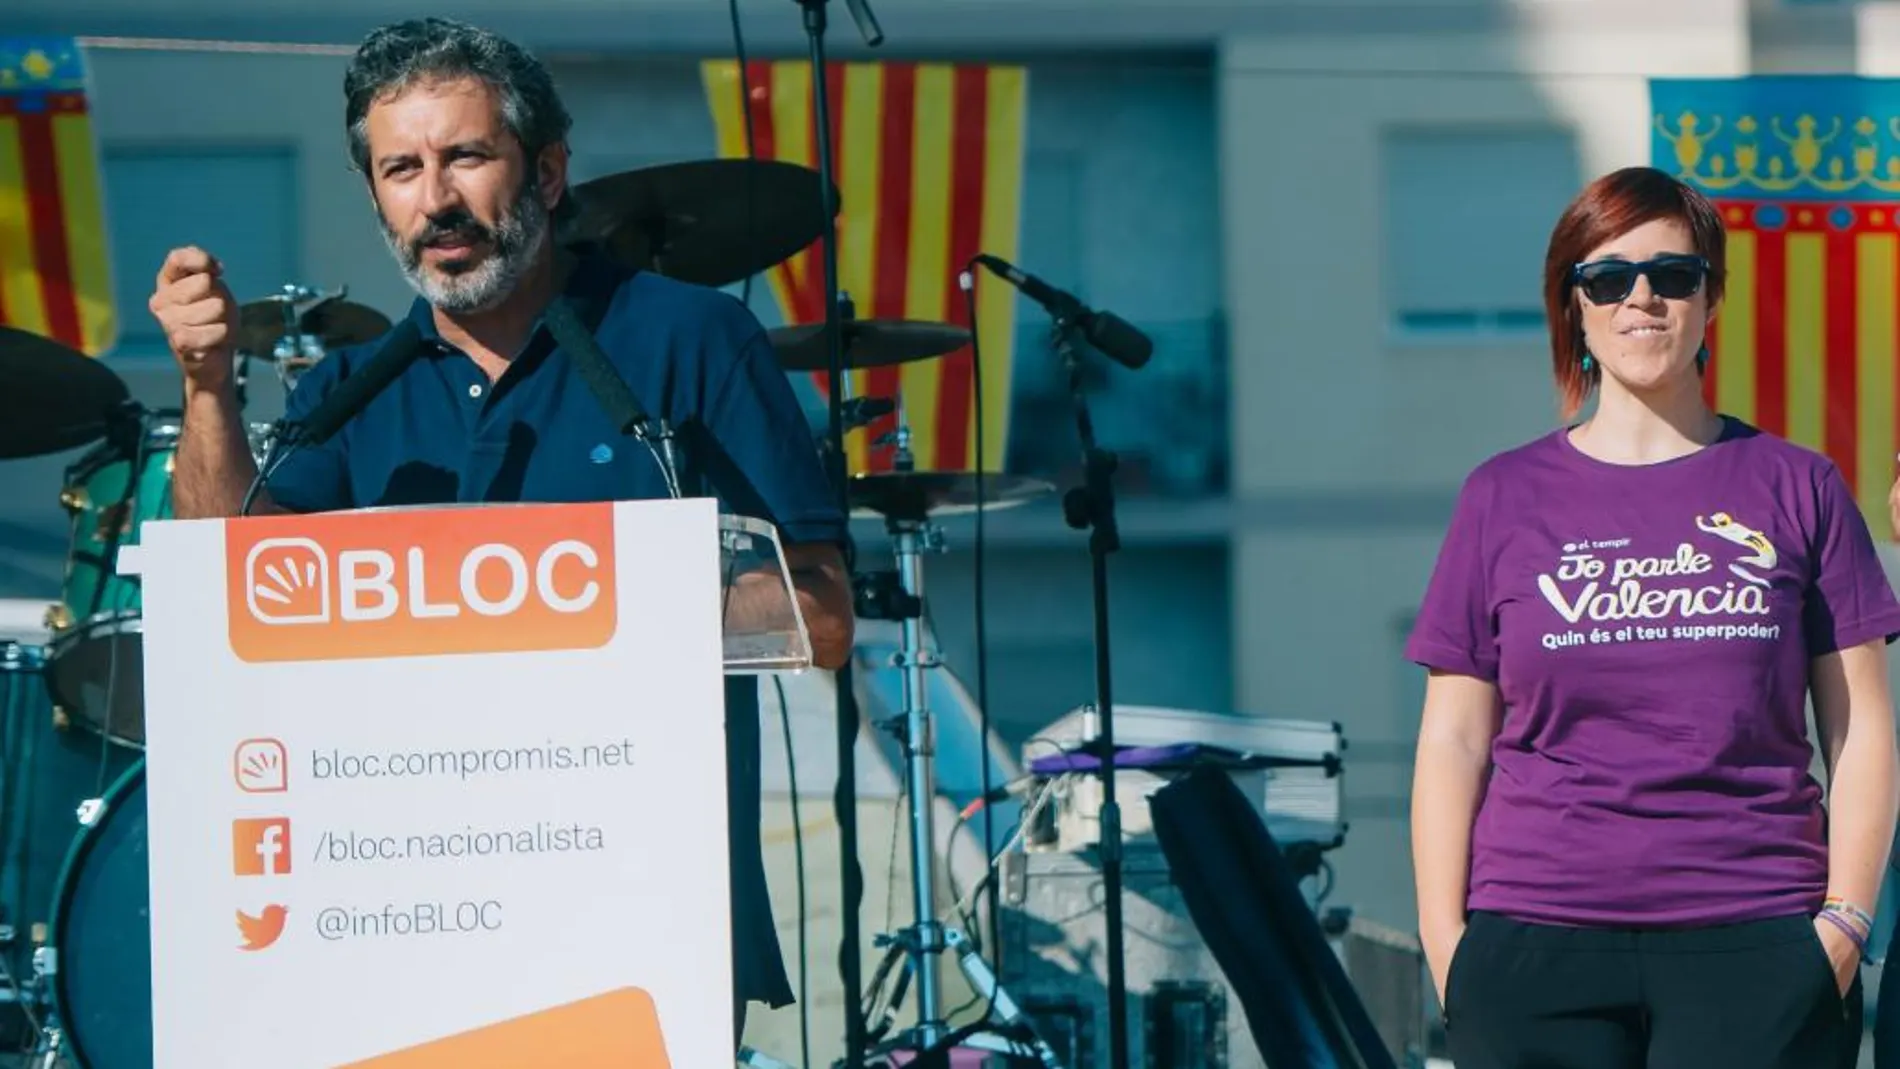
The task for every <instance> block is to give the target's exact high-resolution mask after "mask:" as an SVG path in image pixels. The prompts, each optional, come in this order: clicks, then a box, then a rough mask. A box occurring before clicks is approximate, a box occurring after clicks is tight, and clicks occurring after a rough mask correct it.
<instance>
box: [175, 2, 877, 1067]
mask: <svg viewBox="0 0 1900 1069" xmlns="http://www.w3.org/2000/svg"><path fill="white" fill-rule="evenodd" d="M344 95H345V98H346V110H345V125H346V128H347V131H348V136H349V147H350V154H351V158H352V160H353V162H354V164H355V166H356V167H357V168H358V169H359V170H361V171H362V173H363V175H364V177H365V180H366V181H367V184H368V189H369V194H370V199H371V201H372V202H373V204H374V205H375V208H376V212H377V216H378V219H379V221H380V223H381V225H382V228H383V233H384V235H385V236H386V237H387V239H388V242H389V247H390V250H391V252H392V253H393V254H394V255H395V258H396V260H397V262H398V263H399V264H400V266H401V268H402V271H403V274H404V275H405V276H406V277H407V278H408V280H409V282H410V284H411V285H412V286H413V287H414V288H415V289H416V290H417V292H418V293H419V294H420V296H419V297H418V298H417V299H416V301H415V303H414V305H413V307H412V309H411V310H410V312H409V321H410V322H412V323H413V324H415V326H416V328H417V329H418V331H419V332H420V334H421V337H422V339H423V345H424V346H425V348H424V351H423V353H422V355H421V356H420V357H419V358H418V359H417V360H416V361H415V362H414V363H413V364H411V365H410V366H409V367H408V369H407V370H406V371H404V372H403V373H402V374H401V375H400V376H399V377H398V378H397V379H396V380H395V381H394V382H393V383H392V384H391V385H390V386H389V387H388V388H387V389H385V390H384V391H382V392H381V393H380V394H379V395H377V397H376V398H375V399H374V400H372V401H371V402H370V403H369V404H368V405H367V406H366V407H365V408H364V409H363V410H362V411H361V412H360V413H359V414H358V415H357V416H356V417H355V418H354V419H353V420H352V421H351V422H350V423H349V424H348V425H346V426H345V427H344V428H343V429H342V430H341V431H340V432H339V433H338V434H336V435H335V436H333V437H332V438H331V439H330V440H329V441H327V442H325V443H323V444H321V445H318V446H313V447H308V448H305V449H303V450H301V451H299V452H296V453H294V454H292V455H291V457H290V459H289V460H288V461H287V462H286V463H285V464H284V465H283V466H282V467H281V468H279V469H278V470H277V471H275V472H274V473H273V474H272V476H271V478H270V479H269V482H268V485H267V486H266V487H265V488H264V490H263V491H262V492H261V493H260V494H259V495H258V497H257V499H256V501H255V503H254V505H253V512H254V513H271V512H315V511H327V510H336V509H348V508H361V507H368V506H379V505H413V504H434V503H445V502H493V501H605V500H628V499H642V498H662V497H666V496H668V488H667V485H666V483H665V480H664V478H663V476H662V472H661V469H660V467H659V465H658V463H657V462H656V460H655V458H654V456H653V455H652V454H651V453H650V452H649V451H648V450H646V449H645V448H643V447H640V446H638V445H637V444H633V443H629V442H628V440H627V439H625V438H623V437H622V436H621V435H620V434H619V433H618V430H617V428H616V427H614V426H613V424H612V423H611V421H610V420H609V419H608V417H607V416H606V414H605V413H604V412H603V410H602V409H601V407H600V406H599V404H598V403H597V401H596V400H595V398H594V397H593V395H592V393H591V392H590V391H589V390H588V388H587V387H586V385H585V383H584V381H583V380H582V379H581V378H580V377H579V374H578V372H577V371H576V369H575V365H574V363H573V362H572V361H571V359H570V357H569V356H568V354H566V353H565V352H563V351H562V349H561V347H560V345H559V344H558V343H557V342H556V341H555V340H554V338H553V337H552V336H551V335H550V333H549V330H548V329H547V327H546V326H544V324H543V323H542V321H541V315H542V311H543V309H544V308H545V307H546V306H547V305H548V303H549V301H550V300H551V299H553V298H554V297H555V296H556V295H557V294H560V295H562V296H563V297H564V298H565V299H566V300H567V301H568V302H570V304H571V306H572V307H573V308H575V310H576V312H577V315H578V316H579V318H580V319H581V321H582V322H583V323H587V324H591V329H592V331H593V334H594V336H595V338H596V340H597V341H598V343H599V346H600V348H601V350H602V351H604V353H605V354H606V356H607V359H608V360H609V361H610V362H611V363H612V364H613V366H614V370H615V371H616V372H617V373H618V374H619V375H620V377H621V378H622V379H624V380H625V381H626V382H627V384H628V386H629V387H630V388H631V389H632V391H633V394H634V396H635V397H636V398H638V399H639V400H640V402H641V403H642V405H643V406H644V407H645V408H646V409H647V411H649V412H650V413H652V414H653V415H654V416H656V417H658V418H661V419H663V420H665V421H666V422H667V423H668V424H669V425H670V426H672V427H674V428H677V429H678V433H679V438H680V445H681V447H682V449H681V450H680V451H681V453H682V454H683V455H682V456H681V461H682V467H683V471H682V472H681V476H682V478H681V487H682V490H683V491H684V492H685V493H688V494H695V493H698V494H713V495H716V496H718V497H719V498H720V499H721V500H722V501H723V502H724V504H725V507H726V508H727V509H728V510H730V511H734V512H738V513H741V514H745V515H751V516H757V517H762V518H766V519H769V520H771V521H772V522H773V523H775V524H776V525H777V527H778V529H779V531H780V533H781V537H782V539H783V541H784V543H785V549H786V557H787V563H788V564H789V565H790V567H791V570H792V573H793V581H794V584H795V585H796V587H797V589H798V593H799V603H800V607H801V608H802V610H803V612H804V614H805V619H806V621H807V623H808V627H809V630H810V634H811V641H812V646H813V650H814V653H815V655H816V660H817V661H818V663H819V664H820V665H821V666H822V667H825V668H836V667H839V666H840V665H842V664H843V663H844V662H845V660H846V659H847V658H848V656H849V655H850V650H851V643H852V633H853V614H852V597H851V585H850V582H849V578H848V576H847V573H846V571H845V566H844V563H843V554H842V552H841V547H842V544H843V542H844V540H845V538H846V525H845V518H844V515H843V511H842V509H840V508H839V507H838V504H837V502H836V501H835V499H834V498H833V497H832V495H831V491H830V487H829V484H828V482H827V480H826V479H825V476H824V472H823V468H822V465H821V463H820V460H819V457H818V454H817V450H816V448H815V446H814V443H813V441H812V437H811V434H810V431H809V429H808V428H807V426H806V424H805V420H804V416H803V413H802V412H801V411H800V409H799V407H798V404H797V402H796V400H795V398H794V396H793V394H792V390H791V386H790V384H789V383H788V382H787V380H786V378H785V375H784V373H783V371H782V370H781V369H780V367H779V365H778V363H777V361H776V358H775V356H774V354H773V350H772V347H771V344H770V342H769V340H768V339H767V337H766V334H765V332H764V330H763V329H762V328H761V326H760V325H759V323H758V321H757V320H756V319H754V318H753V316H752V315H751V313H750V312H749V311H748V310H747V309H746V308H745V307H744V306H743V305H742V304H741V303H740V302H738V301H737V300H734V299H733V298H731V297H730V296H728V295H726V294H723V293H720V292H719V291H717V290H713V289H708V288H703V287H696V286H691V285H687V284H684V283H680V282H676V281H672V280H669V279H666V278H663V277H660V276H657V275H653V274H650V273H643V272H632V271H624V270H621V269H618V268H616V267H615V266H614V265H613V264H611V263H610V262H608V261H607V260H606V259H605V258H603V257H600V256H598V255H595V254H593V253H590V252H588V251H584V250H583V251H579V252H569V251H567V250H563V249H560V248H557V247H556V244H555V243H554V242H553V241H552V240H551V237H550V235H551V232H552V230H553V229H554V225H555V223H556V222H557V221H558V218H559V216H560V215H561V214H562V213H564V212H566V211H569V210H570V209H569V208H568V203H569V201H568V196H567V161H568V151H567V145H566V137H567V132H568V126H569V119H568V115H567V112H566V110H565V109H564V107H563V106H562V104H561V101H560V98H559V96H558V95H557V93H556V92H555V88H554V85H553V82H552V79H551V78H550V77H549V76H548V73H547V72H546V70H545V69H543V68H542V67H541V65H540V64H539V63H538V62H536V61H535V60H534V59H533V58H532V57H531V56H529V55H528V54H527V53H526V52H525V51H523V50H522V49H520V48H519V47H517V46H515V45H514V44H512V43H510V42H508V41H505V40H503V39H501V38H499V37H497V36H495V35H493V34H490V33H487V32H485V31H482V30H478V29H475V28H473V27H470V26H466V25H463V24H460V23H455V22H449V21H446V20H441V19H422V20H417V21H411V22H404V23H400V24H396V25H393V26H388V27H384V28H382V29H379V30H377V31H375V32H373V33H372V34H370V36H369V37H368V38H367V39H366V40H365V41H364V42H363V44H362V46H361V47H360V49H359V50H358V51H357V53H356V57H355V60H354V62H353V63H352V64H351V66H350V68H349V72H348V74H347V75H346V77H345V79H344ZM221 275H222V268H221V266H220V264H219V262H218V260H217V259H216V258H215V257H213V256H212V255H210V254H209V253H208V252H206V251H204V250H202V249H197V248H183V249H178V250H174V251H173V252H172V253H171V254H170V255H169V256H168V257H167V258H166V260H165V263H164V266H163V267H162V268H161V269H160V270H159V273H158V280H157V288H156V292H154V294H153V295H152V298H151V311H152V313H153V315H154V316H155V317H157V319H158V321H159V322H160V324H162V325H163V327H164V329H165V334H166V337H167V339H168V341H169V343H170V346H171V349H172V352H173V354H174V355H175V356H176V358H177V360H178V362H179V365H180V367H181V369H182V371H183V376H184V428H183V433H182V435H181V438H180V442H179V447H178V451H177V454H176V458H175V461H176V466H175V470H174V473H173V480H174V484H173V495H174V504H175V507H176V511H177V514H178V515H179V516H180V517H185V518H192V517H223V516H232V515H235V514H237V513H238V511H239V510H240V508H241V506H242V503H243V499H244V496H245V493H246V490H247V489H248V487H249V486H250V484H251V482H252V481H253V479H254V478H255V476H256V473H257V467H256V464H255V462H254V460H253V457H252V455H251V452H250V447H249V445H248V443H247V441H246V436H245V432H244V426H245V422H244V417H243V414H242V412H241V411H240V410H239V405H238V402H237V398H236V394H235V391H234V389H233V376H232V358H233V343H234V338H235V328H236V315H237V310H236V309H237V305H236V302H235V300H234V299H233V297H232V294H231V291H230V290H229V288H227V287H226V285H225V284H224V282H223V281H222V280H221ZM380 345H381V339H378V340H377V341H376V342H371V343H369V344H366V345H362V346H357V347H352V348H345V349H340V350H338V351H337V352H334V353H332V354H330V355H329V356H328V357H327V358H325V359H324V360H323V361H321V362H319V363H318V364H317V365H316V366H315V367H314V368H313V369H312V370H311V371H310V372H309V373H308V374H306V375H305V376H304V377H303V379H302V380H301V381H300V382H299V383H298V385H297V388H296V389H295V390H294V391H293V393H292V395H291V397H290V399H289V402H288V404H287V406H286V408H287V412H286V414H287V415H288V416H290V417H291V418H301V417H305V416H307V415H308V414H309V413H310V412H311V410H312V409H313V408H315V407H316V405H317V404H318V403H319V402H320V401H321V400H322V399H323V398H324V397H326V396H328V395H329V394H330V392H331V391H332V390H333V389H335V388H336V386H337V385H338V383H340V382H341V381H343V380H344V379H346V378H347V377H348V376H350V375H351V374H354V373H357V372H358V371H360V369H361V368H362V367H363V365H364V364H365V363H366V362H367V361H368V360H369V359H370V358H371V357H372V356H373V355H374V354H375V353H376V352H377V351H378V349H379V347H380ZM632 707H634V706H633V705H630V708H632ZM520 713H521V715H522V716H524V717H528V716H532V715H533V710H528V709H523V710H521V711H520ZM726 732H727V740H728V741H727V750H728V762H729V775H728V782H729V787H728V798H729V803H730V805H729V808H730V817H731V853H732V902H733V957H734V960H733V967H734V980H735V985H736V993H735V1005H734V1028H735V1033H737V1032H738V1031H740V1030H742V1028H743V1022H744V1007H745V1004H746V1003H747V1002H748V1001H759V1002H764V1003H767V1004H768V1005H772V1006H784V1005H788V1004H790V1003H791V1001H792V993H791V989H790V985H789V984H788V983H787V981H786V977H785V970H784V964H783V961H782V957H781V953H780V948H779V943H778V937H777V934H776V930H775V926H774V923H773V917H772V911H771V905H770V901H769V898H768V894H767V889H766V881H765V870H764V863H763V859H762V856H761V845H760V840H759V819H760V814H759V705H758V691H757V686H756V682H755V681H753V680H751V679H749V678H747V677H735V678H729V679H728V680H727V687H726ZM736 1040H737V1035H736V1034H735V1042H736Z"/></svg>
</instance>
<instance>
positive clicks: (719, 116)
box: [701, 61, 1028, 472]
mask: <svg viewBox="0 0 1900 1069" xmlns="http://www.w3.org/2000/svg"><path fill="white" fill-rule="evenodd" d="M701 73H702V76H703V79H704V82H705V86H706V95H707V100H708V102H709V104H710V106H711V110H712V115H713V121H714V123H715V125H716V126H717V129H718V138H719V153H720V155H721V156H725V157H739V158H743V157H745V156H746V155H747V146H746V112H747V110H749V111H750V113H751V119H752V132H753V149H754V151H755V152H756V154H757V157H758V158H759V159H770V160H780V161H784V162H787V163H796V164H800V165H803V166H806V167H816V165H817V159H818V153H817V148H816V145H817V137H816V127H815V125H814V124H813V122H812V107H811V105H812V68H811V64H809V63H806V62H796V61H786V62H754V63H749V64H747V66H746V69H745V72H744V74H745V77H744V79H743V80H742V79H741V77H740V74H741V72H740V69H739V66H738V64H737V63H734V62H731V61H711V62H707V63H706V64H704V66H703V68H702V72H701ZM826 78H827V79H828V81H827V83H826V90H827V92H828V93H829V95H830V110H831V112H832V115H831V120H832V130H833V141H832V158H833V172H832V173H833V175H834V177H835V181H836V183H837V187H838V191H839V196H840V199H841V202H842V203H841V206H840V210H839V213H838V222H837V227H838V283H839V289H840V291H841V292H843V293H845V294H848V295H849V296H850V298H851V301H852V305H853V312H854V314H855V315H856V317H857V318H860V319H915V320H925V321H930V322H940V323H951V324H955V325H958V326H962V327H966V328H967V327H968V326H969V325H970V316H969V311H968V304H969V300H968V298H966V297H965V295H964V293H963V291H962V290H961V289H960V288H959V287H958V284H957V276H958V274H959V273H960V272H961V271H962V269H963V267H964V266H965V265H966V264H967V263H968V262H969V260H970V258H971V257H972V256H974V255H976V254H977V253H979V252H986V253H990V254H991V255H995V256H1001V257H1004V258H1005V259H1008V258H1011V257H1014V256H1015V255H1016V247H1017V240H1018V227H1019V213H1020V206H1021V202H1022V182H1023V140H1024V108H1025V105H1026V102H1027V92H1028V77H1027V72H1026V71H1025V70H1024V69H1023V68H1021V67H1010V66H985V65H974V66H964V65H950V64H935V63H836V64H830V65H829V67H828V69H827V71H826ZM823 264H824V260H823V256H822V248H821V243H820V242H814V243H813V244H812V245H811V246H810V247H808V248H807V249H805V250H804V251H803V252H800V253H798V254H797V255H795V256H793V257H791V258H790V259H789V260H786V261H784V262H782V263H780V264H778V265H777V266H775V267H774V268H772V270H771V271H770V272H769V276H768V277H769V283H770V286H771V289H772V293H773V295H774V297H775V298H776V300H777V302H778V305H779V310H780V312H781V314H782V316H783V318H784V320H785V321H786V322H787V323H792V324H798V323H816V322H820V321H822V320H823V319H824V318H825V314H824V313H825V308H824V304H825V299H824V294H825V289H824V275H823ZM975 278H976V286H975V290H974V296H975V304H976V325H977V333H976V339H977V346H976V348H977V350H978V351H979V352H980V353H981V355H982V360H983V365H982V368H981V371H982V374H981V379H982V390H983V396H982V398H981V399H980V401H979V399H978V398H977V397H976V396H975V391H976V381H975V380H976V378H977V376H976V375H974V374H972V371H973V368H972V363H971V360H972V355H971V349H970V347H967V346H966V347H965V348H964V349H962V350H960V351H958V352H956V353H953V354H950V355H948V356H944V357H937V358H934V359H931V360H921V361H913V362H911V363H908V364H905V365H902V366H900V367H889V368H873V369H869V370H860V371H853V372H850V373H849V375H850V380H851V381H850V393H851V394H852V395H853V396H860V395H870V396H882V397H898V396H901V401H902V404H903V408H904V415H905V418H906V420H907V421H908V423H909V426H910V429H911V448H912V451H913V452H914V453H915V454H916V466H917V467H918V468H919V469H920V470H929V471H972V470H974V469H975V457H976V448H975V444H976V443H975V434H976V411H977V409H976V406H977V404H978V403H981V405H982V412H983V432H984V434H983V437H984V443H983V466H984V468H985V469H987V470H991V471H996V470H1000V469H1001V468H1002V466H1003V453H1004V448H1005V446H1006V444H1007V442H1008V431H1009V427H1008V418H1009V403H1008V402H1009V390H1010V369H1011V366H1012V361H1013V356H1014V354H1013V351H1012V350H1013V348H1014V345H1013V341H1014V337H1015V326H1016V324H1015V297H1016V294H1015V291H1014V290H1012V289H1011V288H1009V286H1008V284H1007V283H1005V282H1002V281H1001V280H998V279H996V278H994V277H992V276H990V275H988V274H987V273H985V272H982V271H977V272H976V273H975ZM815 379H816V381H817V385H818V387H819V389H820V390H826V389H827V388H828V384H827V382H826V376H825V375H823V374H822V373H820V374H818V375H816V376H815ZM893 425H894V417H885V418H884V419H881V420H879V421H878V422H877V423H876V424H873V425H872V426H871V427H870V428H868V429H867V430H866V431H864V432H861V433H858V434H853V435H851V436H849V438H848V439H847V448H848V451H849V453H850V458H849V464H850V470H851V471H853V472H865V471H885V470H889V468H890V451H889V450H876V451H873V450H871V449H870V448H869V443H870V442H871V441H873V440H874V439H875V438H877V437H879V436H881V435H883V434H884V433H885V432H887V431H888V430H890V429H891V428H892V426H893Z"/></svg>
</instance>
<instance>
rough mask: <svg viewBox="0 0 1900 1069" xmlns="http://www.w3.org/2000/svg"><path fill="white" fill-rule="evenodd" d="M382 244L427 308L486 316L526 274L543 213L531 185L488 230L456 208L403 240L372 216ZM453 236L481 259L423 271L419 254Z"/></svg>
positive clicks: (543, 227) (542, 229)
mask: <svg viewBox="0 0 1900 1069" xmlns="http://www.w3.org/2000/svg"><path fill="white" fill-rule="evenodd" d="M377 219H378V221H379V222H380V223H381V224H382V230H383V240H384V242H386V243H387V244H388V246H389V251H390V253H391V255H393V256H395V258H396V263H397V265H398V266H400V267H401V268H402V273H403V277H404V278H406V279H408V280H409V285H410V286H411V287H413V288H414V289H415V291H416V292H417V293H420V294H421V295H422V296H423V299H424V300H427V301H428V302H429V303H430V304H432V305H434V306H435V307H437V308H440V309H442V310H443V311H445V312H453V313H460V314H464V315H467V314H470V313H475V312H486V311H488V310H490V309H492V308H494V307H495V306H496V305H498V304H500V303H501V302H502V301H503V300H505V299H506V298H507V296H508V295H509V294H510V293H513V292H514V289H515V286H516V285H517V284H518V283H519V282H520V281H521V276H522V275H524V274H526V273H527V270H528V267H529V265H530V264H532V263H533V262H534V257H535V254H536V253H538V252H539V251H540V249H541V243H542V241H543V240H544V239H545V238H546V237H547V233H548V223H549V218H548V210H547V208H546V206H544V205H543V204H542V203H541V198H540V196H539V195H538V191H537V190H536V189H535V187H534V184H533V183H532V182H523V183H522V186H521V192H520V194H519V195H517V196H516V197H515V200H514V203H513V204H511V205H509V206H508V209H507V210H506V211H505V212H504V213H503V215H502V217H501V220H500V221H499V222H498V223H497V224H496V225H495V226H494V227H493V228H492V229H491V228H489V227H487V226H484V225H483V224H482V223H481V222H480V221H479V220H477V219H476V218H475V217H474V216H473V215H471V214H470V213H469V212H468V211H467V210H465V209H462V208H455V209H452V210H450V211H446V212H443V213H441V214H440V215H436V216H432V217H430V219H429V221H428V223H427V224H426V225H425V226H424V227H423V228H422V232H421V233H419V234H417V235H416V236H415V237H413V238H408V239H405V238H403V237H401V236H400V235H398V234H397V233H396V232H395V231H394V230H393V229H391V228H390V226H389V221H388V220H387V219H384V218H383V217H382V214H381V213H380V212H379V213H377ZM444 238H455V239H457V240H461V241H467V242H470V243H471V244H473V243H482V244H486V245H487V249H486V250H485V251H486V255H484V256H483V257H482V258H481V259H480V260H477V261H475V262H474V263H473V264H472V265H457V266H455V267H448V268H444V267H441V266H435V267H427V268H425V267H424V266H423V263H422V253H423V250H424V248H426V247H427V246H428V245H429V244H430V243H432V242H436V241H440V240H442V239H444Z"/></svg>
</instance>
